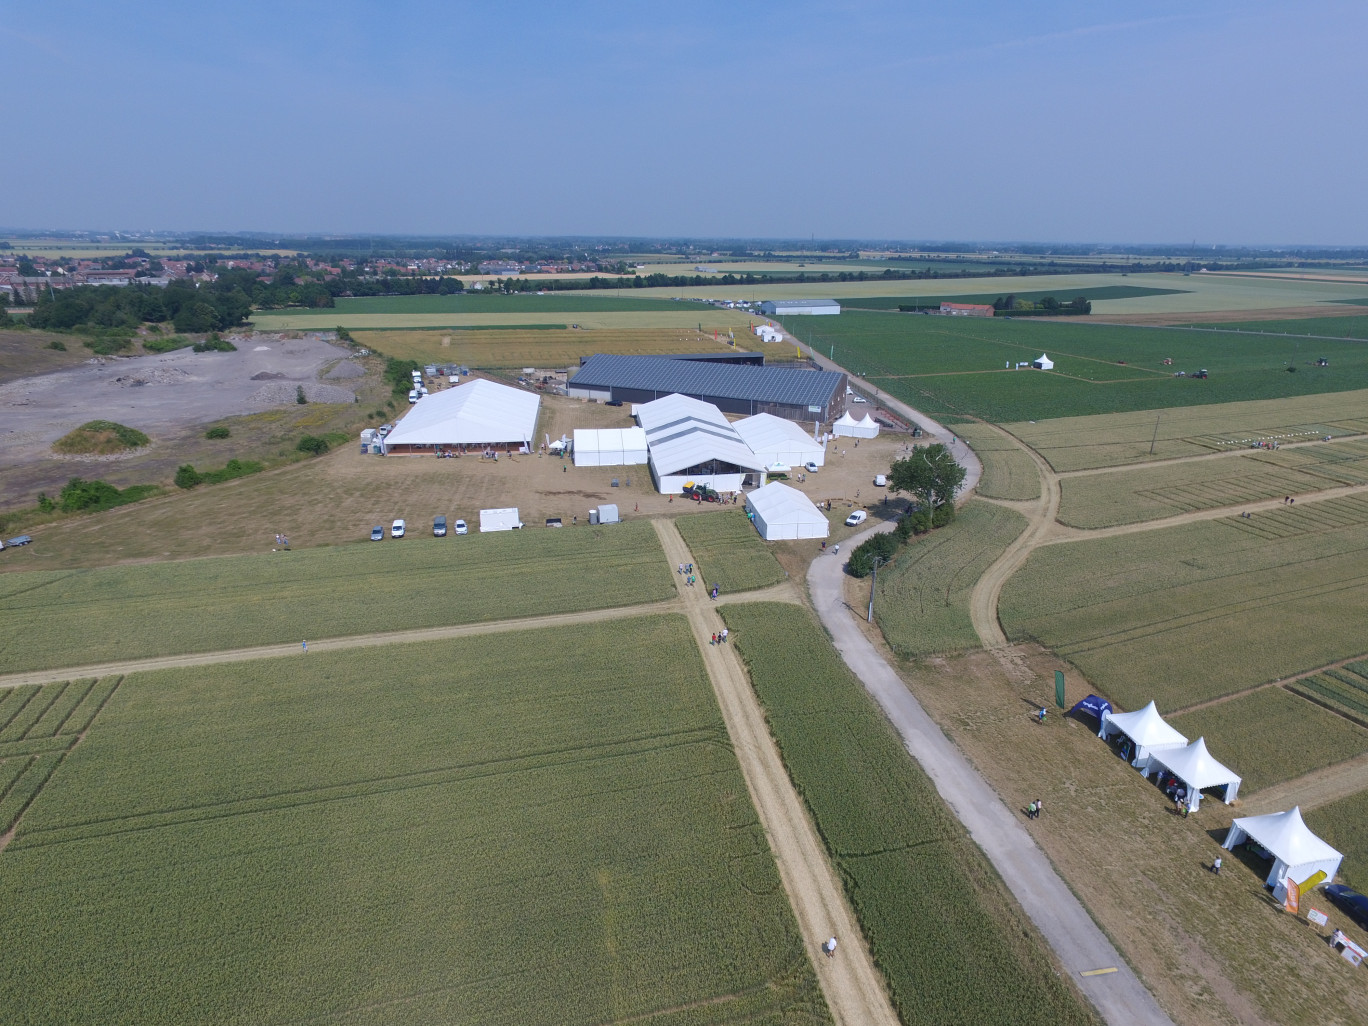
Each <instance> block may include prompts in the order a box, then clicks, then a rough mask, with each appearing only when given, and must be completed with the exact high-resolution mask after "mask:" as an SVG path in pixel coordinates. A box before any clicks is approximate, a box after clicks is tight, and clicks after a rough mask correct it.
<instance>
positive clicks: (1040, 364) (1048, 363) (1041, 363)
mask: <svg viewBox="0 0 1368 1026" xmlns="http://www.w3.org/2000/svg"><path fill="white" fill-rule="evenodd" d="M1031 366H1032V367H1034V368H1035V369H1036V370H1054V361H1053V360H1051V359H1050V358H1049V357H1048V356H1046V355H1045V354H1044V353H1041V354H1040V359H1039V360H1032V361H1031Z"/></svg>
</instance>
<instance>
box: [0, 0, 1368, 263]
mask: <svg viewBox="0 0 1368 1026" xmlns="http://www.w3.org/2000/svg"><path fill="white" fill-rule="evenodd" d="M1365 37H1368V4H1364V3H1362V2H1361V0H1360V2H1356V3H1349V2H1345V3H1334V2H1324V3H1317V2H1311V3H1301V4H1287V3H1268V2H1261V0H1243V2H1214V3H1204V4H1194V3H1191V2H1185V3H1176V2H1175V3H1169V2H1157V3H1148V4H1136V3H1128V4H1121V3H1107V2H1090V3H1088V2H1040V3H1019V2H1011V3H973V2H961V3H953V4H947V3H943V2H942V3H918V2H906V3H884V2H857V0H850V2H844V3H783V4H762V3H735V2H732V3H689V4H668V5H667V4H653V3H640V2H638V3H627V2H624V3H569V2H566V3H536V2H524V3H519V4H503V3H488V2H485V3H480V4H471V5H465V4H459V3H433V4H423V3H385V4H374V3H346V2H331V3H316V4H315V3H303V2H287V3H280V2H273V3H219V4H214V5H208V4H185V5H161V6H154V7H147V6H145V5H128V4H111V3H85V4H81V3H65V4H62V3H53V4H35V3H16V2H8V0H4V2H0V76H3V79H4V81H5V83H6V92H7V94H8V96H9V98H10V102H8V103H6V104H5V115H4V123H5V129H4V136H3V137H4V139H5V140H6V142H5V149H6V151H7V152H6V155H5V156H4V158H3V159H0V225H7V226H10V227H22V228H102V229H108V228H119V229H139V228H141V229H149V228H156V229H173V230H190V229H208V230H224V231H235V230H260V231H281V232H379V233H386V232H403V233H425V234H452V233H490V234H495V233H497V234H537V235H563V234H622V235H683V236H749V237H755V236H763V237H805V236H809V235H814V234H815V235H816V236H818V237H819V238H820V237H827V238H887V239H958V240H1023V241H1098V242H1190V241H1191V240H1193V239H1197V240H1199V241H1202V242H1209V243H1230V244H1239V243H1255V244H1259V243H1289V244H1312V243H1319V244H1343V245H1352V244H1368V217H1365V214H1368V199H1365V196H1366V195H1368V190H1365V186H1364V183H1365V180H1366V179H1368V160H1365V157H1368V135H1365V133H1364V131H1363V125H1364V117H1365V114H1364V112H1365V109H1368V104H1366V102H1365V101H1368V73H1365V71H1364V67H1365V63H1364V59H1363V57H1362V53H1363V40H1364V39H1365Z"/></svg>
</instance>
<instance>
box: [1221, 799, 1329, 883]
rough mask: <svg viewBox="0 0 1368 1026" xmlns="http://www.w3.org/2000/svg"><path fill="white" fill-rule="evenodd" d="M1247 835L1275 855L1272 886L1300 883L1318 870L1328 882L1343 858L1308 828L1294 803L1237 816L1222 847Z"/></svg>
mask: <svg viewBox="0 0 1368 1026" xmlns="http://www.w3.org/2000/svg"><path fill="white" fill-rule="evenodd" d="M1246 838H1248V839H1249V840H1251V841H1253V842H1254V843H1256V844H1258V845H1259V846H1260V847H1262V848H1263V849H1264V850H1265V851H1267V852H1268V853H1269V854H1270V855H1272V856H1273V869H1272V870H1271V871H1270V872H1269V874H1268V879H1267V880H1265V881H1264V883H1265V884H1267V885H1268V886H1269V887H1274V888H1276V887H1278V886H1279V885H1283V884H1285V883H1286V881H1287V880H1291V881H1292V882H1293V883H1296V884H1301V883H1304V882H1305V881H1306V880H1308V879H1309V878H1311V877H1312V876H1315V875H1316V873H1317V872H1324V873H1325V882H1326V883H1329V882H1330V881H1331V880H1333V879H1334V878H1335V874H1336V873H1337V872H1339V866H1340V861H1341V860H1342V859H1343V858H1344V856H1343V855H1341V854H1340V853H1339V852H1337V851H1336V850H1335V849H1334V848H1332V847H1330V845H1328V844H1326V843H1325V842H1324V841H1322V840H1321V839H1320V838H1319V837H1317V836H1316V835H1315V834H1313V833H1312V832H1311V831H1310V830H1309V829H1307V826H1306V823H1304V822H1303V821H1302V816H1301V808H1300V807H1298V806H1295V805H1294V806H1293V807H1292V808H1291V809H1289V810H1288V811H1287V812H1273V813H1270V814H1269V815H1267V816H1248V817H1246V818H1244V819H1237V820H1236V821H1235V822H1234V823H1232V824H1230V832H1229V833H1227V834H1226V839H1225V843H1224V844H1222V845H1221V847H1222V848H1227V849H1229V850H1232V851H1233V850H1234V849H1235V848H1236V847H1237V846H1238V845H1240V844H1241V843H1242V842H1243V841H1244V840H1245V839H1246Z"/></svg>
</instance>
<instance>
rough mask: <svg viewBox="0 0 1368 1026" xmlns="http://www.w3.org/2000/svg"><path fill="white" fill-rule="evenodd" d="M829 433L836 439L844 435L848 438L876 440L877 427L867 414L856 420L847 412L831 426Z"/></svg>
mask: <svg viewBox="0 0 1368 1026" xmlns="http://www.w3.org/2000/svg"><path fill="white" fill-rule="evenodd" d="M831 433H832V434H834V435H836V436H838V437H839V436H842V435H844V436H846V437H849V438H877V437H878V435H879V425H878V424H877V423H876V422H875V420H874V418H873V417H871V416H870V415H869V414H867V413H866V414H865V415H864V416H863V417H861V418H860V419H859V420H856V419H855V418H854V417H852V416H851V415H850V411H849V410H847V411H846V412H845V413H843V414H841V416H840V418H839V419H838V420H836V421H835V422H834V423H833V424H832V425H831Z"/></svg>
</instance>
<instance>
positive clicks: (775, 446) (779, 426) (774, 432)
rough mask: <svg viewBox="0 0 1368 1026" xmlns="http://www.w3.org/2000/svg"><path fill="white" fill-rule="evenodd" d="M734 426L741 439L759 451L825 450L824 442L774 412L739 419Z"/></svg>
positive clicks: (817, 451)
mask: <svg viewBox="0 0 1368 1026" xmlns="http://www.w3.org/2000/svg"><path fill="white" fill-rule="evenodd" d="M732 427H733V428H734V429H735V430H736V433H737V434H738V435H740V436H741V440H742V441H743V442H745V443H746V444H747V445H749V446H750V447H751V448H752V449H753V450H755V451H756V452H758V453H764V452H769V451H777V450H781V449H782V450H784V451H785V452H794V451H799V452H810V453H819V452H823V451H825V450H823V448H822V443H821V442H818V441H816V440H815V439H813V437H812V436H811V435H809V434H808V433H807V432H806V431H804V430H803V429H802V428H801V427H799V426H798V425H797V424H795V423H794V422H793V421H791V420H785V419H784V418H783V417H776V416H775V415H774V414H772V413H757V414H756V415H755V416H754V417H746V418H745V419H744V420H738V421H737V422H736V423H735V424H733V425H732Z"/></svg>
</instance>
